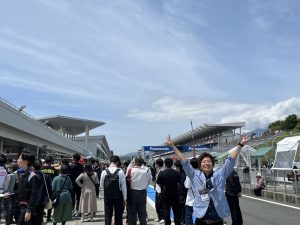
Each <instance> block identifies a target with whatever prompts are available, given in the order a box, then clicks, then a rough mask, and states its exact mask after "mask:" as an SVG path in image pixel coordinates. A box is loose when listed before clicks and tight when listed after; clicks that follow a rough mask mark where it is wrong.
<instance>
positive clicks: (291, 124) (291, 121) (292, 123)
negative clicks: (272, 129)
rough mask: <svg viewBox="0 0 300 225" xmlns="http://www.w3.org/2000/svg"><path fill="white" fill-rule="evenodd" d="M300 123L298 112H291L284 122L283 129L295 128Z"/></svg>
mask: <svg viewBox="0 0 300 225" xmlns="http://www.w3.org/2000/svg"><path fill="white" fill-rule="evenodd" d="M297 123H298V117H297V115H296V114H291V115H289V116H287V117H286V118H285V120H284V121H283V124H282V129H283V130H288V131H290V130H293V129H294V128H295V127H296V125H297Z"/></svg>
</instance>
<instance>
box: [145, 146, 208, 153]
mask: <svg viewBox="0 0 300 225" xmlns="http://www.w3.org/2000/svg"><path fill="white" fill-rule="evenodd" d="M143 149H144V151H145V152H155V151H166V152H169V151H173V149H172V148H171V147H169V146H143ZM178 149H179V150H180V151H182V152H189V151H193V150H194V146H188V145H185V146H178ZM211 149H212V148H211V147H207V146H195V151H206V150H208V151H209V150H211Z"/></svg>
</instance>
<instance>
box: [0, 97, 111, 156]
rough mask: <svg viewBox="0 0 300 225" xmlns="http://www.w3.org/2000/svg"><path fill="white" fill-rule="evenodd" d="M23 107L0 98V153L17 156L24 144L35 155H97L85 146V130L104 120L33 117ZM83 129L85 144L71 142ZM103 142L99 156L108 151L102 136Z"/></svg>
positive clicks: (86, 142)
mask: <svg viewBox="0 0 300 225" xmlns="http://www.w3.org/2000/svg"><path fill="white" fill-rule="evenodd" d="M24 108H25V106H21V107H16V106H15V105H13V104H12V103H10V102H8V101H6V100H4V99H2V98H0V141H1V142H0V153H4V154H6V155H8V156H9V157H10V158H17V157H18V155H19V154H20V152H21V151H22V150H23V149H24V148H26V149H28V150H29V151H31V152H33V153H35V154H36V156H37V157H39V158H42V157H44V156H46V155H52V156H53V157H54V158H65V157H70V156H71V155H72V154H74V153H79V154H81V155H82V156H92V157H96V158H97V155H96V153H97V152H96V151H94V150H93V149H89V148H88V140H89V135H88V134H89V131H90V130H91V129H94V128H96V127H98V126H101V125H103V124H104V122H101V121H91V120H85V119H79V118H73V117H64V116H55V117H47V118H42V119H40V120H37V119H36V118H34V117H32V116H31V115H29V114H28V113H26V112H25V111H24ZM83 132H85V133H86V136H85V144H84V145H80V144H78V143H76V142H75V137H76V135H78V134H81V133H83ZM101 140H103V137H102V138H101ZM103 143H104V145H102V146H101V147H102V148H99V149H100V150H101V151H105V154H104V153H103V156H104V155H107V154H108V155H109V154H110V150H109V147H108V144H107V142H106V140H105V141H103ZM105 143H106V144H105ZM103 146H104V147H103Z"/></svg>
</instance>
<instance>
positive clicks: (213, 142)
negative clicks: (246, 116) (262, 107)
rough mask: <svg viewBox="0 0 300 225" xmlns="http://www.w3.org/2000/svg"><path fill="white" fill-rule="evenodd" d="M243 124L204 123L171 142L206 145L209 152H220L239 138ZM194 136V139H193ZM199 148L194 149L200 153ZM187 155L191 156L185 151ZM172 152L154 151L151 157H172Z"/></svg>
mask: <svg viewBox="0 0 300 225" xmlns="http://www.w3.org/2000/svg"><path fill="white" fill-rule="evenodd" d="M244 126H245V122H234V123H223V124H204V125H202V126H199V127H196V128H195V129H194V132H193V133H192V131H187V132H185V133H183V134H181V135H179V136H177V137H175V138H173V139H172V140H173V142H174V144H175V145H176V146H178V147H179V148H180V147H181V146H185V145H190V146H191V145H196V146H207V147H209V148H210V149H211V150H210V152H215V153H213V154H216V153H221V152H224V151H226V150H228V148H230V147H231V146H232V145H233V144H236V142H237V141H238V140H239V139H240V135H241V132H242V131H241V130H242V127H244ZM193 138H194V140H193ZM201 152H203V151H201V150H198V151H196V153H197V154H200V153H201ZM185 154H186V155H187V157H191V156H192V154H193V153H192V152H186V153H185ZM174 156H175V155H174V154H173V152H162V151H160V152H155V153H154V155H153V158H165V157H174Z"/></svg>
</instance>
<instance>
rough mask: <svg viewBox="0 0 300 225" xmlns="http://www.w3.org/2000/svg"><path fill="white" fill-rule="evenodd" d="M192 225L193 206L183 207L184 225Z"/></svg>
mask: <svg viewBox="0 0 300 225" xmlns="http://www.w3.org/2000/svg"><path fill="white" fill-rule="evenodd" d="M193 224H194V223H193V206H188V205H185V225H193Z"/></svg>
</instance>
